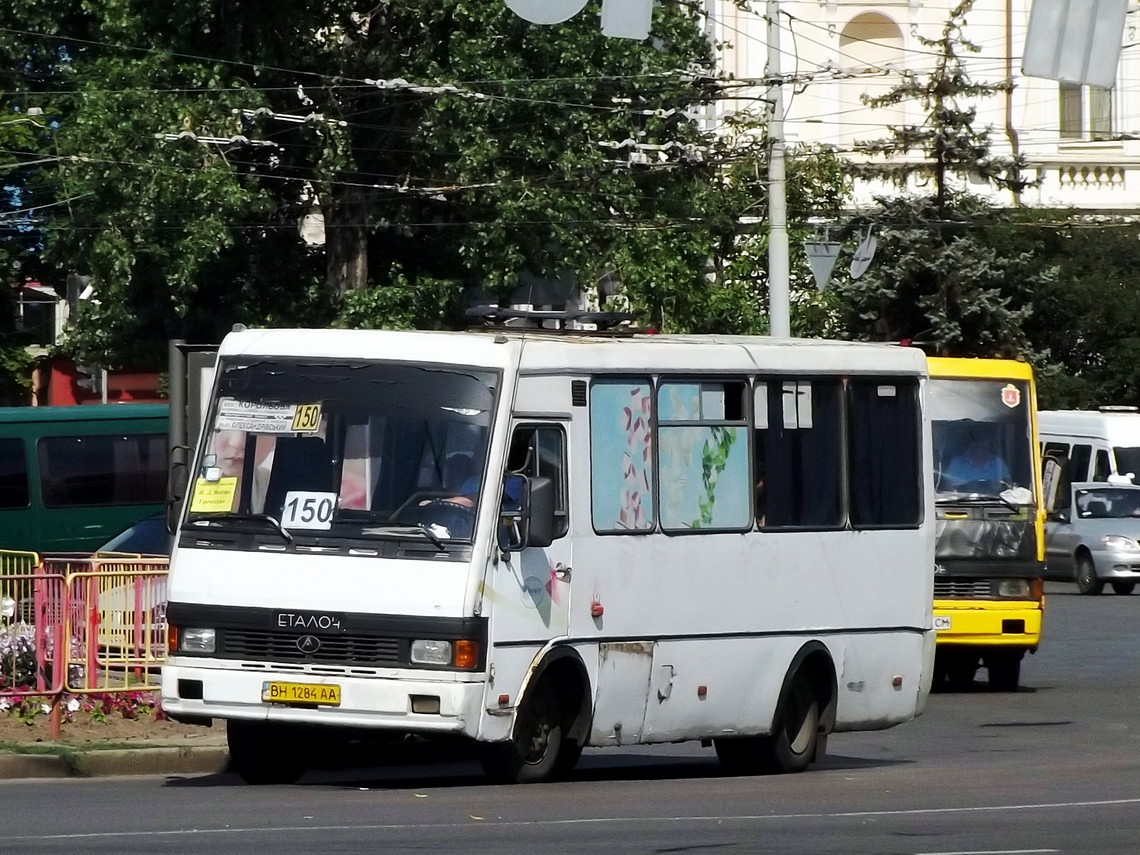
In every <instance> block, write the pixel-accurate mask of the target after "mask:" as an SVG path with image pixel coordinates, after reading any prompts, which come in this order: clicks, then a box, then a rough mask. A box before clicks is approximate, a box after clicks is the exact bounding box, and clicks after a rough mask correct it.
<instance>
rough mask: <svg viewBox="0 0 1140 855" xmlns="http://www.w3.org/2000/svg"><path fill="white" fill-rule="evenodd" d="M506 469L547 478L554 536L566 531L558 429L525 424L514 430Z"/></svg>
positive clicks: (563, 457)
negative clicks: (552, 489) (552, 508)
mask: <svg viewBox="0 0 1140 855" xmlns="http://www.w3.org/2000/svg"><path fill="white" fill-rule="evenodd" d="M507 472H508V473H511V472H515V473H518V474H520V475H526V476H527V477H528V478H535V477H538V478H549V479H550V480H551V482H553V484H554V521H555V522H554V536H555V537H556V538H557V537H562V536H563V535H565V534H566V532H568V531H569V530H570V514H569V512H568V509H567V501H566V496H567V491H566V435H565V434H564V433H563V432H562V429H561V428H558V427H554V426H553V425H551V426H526V427H519V428H516V429H515V435H514V436H513V437H512V438H511V447H510V450H509V452H508V454H507Z"/></svg>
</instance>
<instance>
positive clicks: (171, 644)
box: [166, 624, 178, 653]
mask: <svg viewBox="0 0 1140 855" xmlns="http://www.w3.org/2000/svg"><path fill="white" fill-rule="evenodd" d="M166 652H167V653H177V652H178V627H176V626H175V625H174V624H168V625H167V627H166Z"/></svg>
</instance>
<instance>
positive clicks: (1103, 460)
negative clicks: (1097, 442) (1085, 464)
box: [1092, 448, 1112, 481]
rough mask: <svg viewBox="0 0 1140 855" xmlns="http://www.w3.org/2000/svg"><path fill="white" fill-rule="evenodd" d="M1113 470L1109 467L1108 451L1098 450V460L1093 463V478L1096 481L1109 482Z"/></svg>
mask: <svg viewBox="0 0 1140 855" xmlns="http://www.w3.org/2000/svg"><path fill="white" fill-rule="evenodd" d="M1111 472H1112V469H1111V468H1110V467H1109V465H1108V450H1107V449H1104V448H1098V449H1097V450H1096V459H1095V461H1094V463H1093V476H1092V479H1093V480H1094V481H1107V480H1108V476H1109V474H1110V473H1111Z"/></svg>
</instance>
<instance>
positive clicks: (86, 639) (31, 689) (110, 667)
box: [0, 551, 167, 737]
mask: <svg viewBox="0 0 1140 855" xmlns="http://www.w3.org/2000/svg"><path fill="white" fill-rule="evenodd" d="M166 571H167V561H166V559H142V558H138V557H135V558H119V557H114V558H105V557H99V558H91V557H80V556H42V557H41V556H38V555H35V554H34V553H11V552H2V551H0V698H3V697H29V696H43V697H45V698H48V699H49V700H50V701H51V707H52V712H51V730H52V736H53V737H58V735H59V725H60V702H61V699H62V697H63V695H64V694H66V693H71V694H83V693H94V692H99V693H116V692H138V691H154V690H156V689H158V688H159V680H160V676H161V665H162V661H163V660H164V659H165V657H166Z"/></svg>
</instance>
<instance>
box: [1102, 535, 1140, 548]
mask: <svg viewBox="0 0 1140 855" xmlns="http://www.w3.org/2000/svg"><path fill="white" fill-rule="evenodd" d="M1100 542H1101V543H1103V544H1104V546H1105V548H1106V549H1119V550H1120V551H1121V552H1140V544H1137V543H1136V541H1135V540H1133V539H1132V538H1130V537H1124V536H1123V535H1119V534H1106V535H1105V536H1104V537H1102V538H1101V539H1100Z"/></svg>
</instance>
